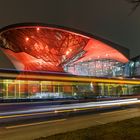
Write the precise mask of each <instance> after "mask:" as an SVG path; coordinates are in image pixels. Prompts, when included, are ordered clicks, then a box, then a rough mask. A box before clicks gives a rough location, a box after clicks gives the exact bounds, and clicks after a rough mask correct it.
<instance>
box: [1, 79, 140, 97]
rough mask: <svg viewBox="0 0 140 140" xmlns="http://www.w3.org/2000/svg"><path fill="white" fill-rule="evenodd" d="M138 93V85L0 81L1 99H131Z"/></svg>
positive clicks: (139, 87)
mask: <svg viewBox="0 0 140 140" xmlns="http://www.w3.org/2000/svg"><path fill="white" fill-rule="evenodd" d="M139 93H140V85H138V84H123V83H122V84H117V83H115V84H114V83H101V82H100V83H99V82H98V83H97V82H79V81H77V82H67V81H66V82H60V81H31V80H12V79H1V80H0V98H1V99H58V98H60V99H62V98H64V99H65V98H68V99H69V98H70V99H93V98H95V99H97V98H115V97H132V96H138V95H139Z"/></svg>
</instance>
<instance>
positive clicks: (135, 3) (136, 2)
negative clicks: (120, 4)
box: [126, 0, 140, 14]
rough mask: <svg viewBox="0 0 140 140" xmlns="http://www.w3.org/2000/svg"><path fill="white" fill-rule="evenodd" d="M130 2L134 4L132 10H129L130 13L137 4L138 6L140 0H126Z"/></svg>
mask: <svg viewBox="0 0 140 140" xmlns="http://www.w3.org/2000/svg"><path fill="white" fill-rule="evenodd" d="M126 1H128V2H129V3H131V4H134V7H133V8H132V11H131V12H130V14H132V13H133V12H134V11H135V10H136V9H137V7H138V6H140V0H126Z"/></svg>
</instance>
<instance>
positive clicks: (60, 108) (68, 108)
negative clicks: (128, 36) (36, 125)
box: [0, 98, 140, 119]
mask: <svg viewBox="0 0 140 140" xmlns="http://www.w3.org/2000/svg"><path fill="white" fill-rule="evenodd" d="M135 103H140V100H138V99H137V98H133V99H124V100H115V101H100V102H88V103H77V104H70V105H56V106H52V107H49V108H38V109H29V110H24V111H12V112H3V113H0V119H7V118H14V117H26V116H33V115H45V114H52V113H64V112H72V111H80V110H81V111H82V110H88V109H94V108H96V107H102V108H104V107H107V106H118V105H125V104H135Z"/></svg>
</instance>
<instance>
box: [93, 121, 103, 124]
mask: <svg viewBox="0 0 140 140" xmlns="http://www.w3.org/2000/svg"><path fill="white" fill-rule="evenodd" d="M95 122H97V123H99V124H104V122H101V121H95Z"/></svg>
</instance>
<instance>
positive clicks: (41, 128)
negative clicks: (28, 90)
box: [0, 104, 140, 140]
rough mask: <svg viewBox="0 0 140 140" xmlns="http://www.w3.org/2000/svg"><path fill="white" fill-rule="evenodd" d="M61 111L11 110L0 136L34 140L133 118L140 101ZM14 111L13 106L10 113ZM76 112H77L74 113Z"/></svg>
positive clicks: (1, 119) (139, 109)
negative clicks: (137, 102)
mask: <svg viewBox="0 0 140 140" xmlns="http://www.w3.org/2000/svg"><path fill="white" fill-rule="evenodd" d="M82 105H83V104H82ZM67 106H68V105H67ZM36 107H37V106H36ZM57 107H58V106H57ZM63 107H64V106H63ZM38 108H39V106H38V107H37V109H38ZM45 108H46V106H45ZM55 108H56V107H55ZM17 111H19V110H17ZM24 111H25V110H24ZM59 111H62V112H54V111H53V112H50V113H49V114H48V112H46V111H45V112H44V111H43V112H34V113H24V114H10V115H8V117H7V115H3V116H2V115H0V123H1V125H0V140H32V139H35V138H39V137H42V136H50V135H53V134H57V133H62V132H67V131H72V130H76V129H81V128H86V127H90V126H95V125H101V124H105V123H108V122H114V121H119V120H124V119H128V118H133V117H137V116H140V105H139V104H135V105H132V106H129V107H127V106H125V107H123V108H121V107H120V109H119V108H117V109H115V110H114V108H110V109H109V108H108V109H107V110H105V111H104V110H103V109H102V110H101V111H98V110H94V109H87V110H85V108H80V110H73V111H71V110H70V109H68V110H66V109H65V110H59ZM10 112H11V111H10V109H9V110H8V111H7V113H10ZM81 112H83V113H81ZM1 113H6V111H2V112H1ZM72 113H74V114H75V113H77V114H76V115H71V114H72ZM29 114H31V115H29ZM33 114H35V115H33ZM20 115H21V116H20ZM26 115H27V116H26ZM9 116H11V117H9ZM50 118H52V119H50Z"/></svg>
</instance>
